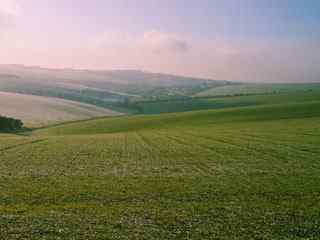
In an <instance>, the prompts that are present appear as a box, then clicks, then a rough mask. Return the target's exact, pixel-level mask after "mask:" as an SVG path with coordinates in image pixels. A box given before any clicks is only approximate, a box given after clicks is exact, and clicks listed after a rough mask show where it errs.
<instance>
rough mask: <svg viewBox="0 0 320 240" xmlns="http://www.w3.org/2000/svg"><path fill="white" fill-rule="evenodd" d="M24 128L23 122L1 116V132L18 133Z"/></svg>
mask: <svg viewBox="0 0 320 240" xmlns="http://www.w3.org/2000/svg"><path fill="white" fill-rule="evenodd" d="M22 127H23V123H22V121H21V120H19V119H14V118H8V117H3V116H0V131H17V130H21V129H22Z"/></svg>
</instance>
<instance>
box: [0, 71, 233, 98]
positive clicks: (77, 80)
mask: <svg viewBox="0 0 320 240" xmlns="http://www.w3.org/2000/svg"><path fill="white" fill-rule="evenodd" d="M26 84H28V85H29V87H27V86H25V85H26ZM228 84H231V82H229V81H216V80H210V79H200V78H190V77H182V76H174V75H169V74H160V73H149V72H143V71H138V70H110V71H103V70H74V69H47V68H41V67H26V66H23V65H0V90H2V91H13V92H22V93H31V94H39V91H40V89H42V88H51V89H54V88H55V89H57V90H60V91H81V90H88V91H91V92H92V93H93V92H96V93H97V92H100V94H102V93H104V94H105V95H108V96H109V99H107V100H109V101H117V100H119V99H122V98H123V97H124V96H129V97H137V98H139V97H148V93H149V92H152V91H154V90H156V89H158V90H159V89H161V90H162V91H163V92H166V91H168V88H175V87H179V88H181V89H184V88H185V89H187V90H188V91H189V93H188V94H191V93H196V92H199V91H201V90H203V89H209V88H212V87H216V86H224V85H228ZM46 94H47V93H46ZM168 94H169V93H168ZM175 94H176V95H186V93H184V92H181V93H180V94H179V93H175ZM169 95H170V94H169Z"/></svg>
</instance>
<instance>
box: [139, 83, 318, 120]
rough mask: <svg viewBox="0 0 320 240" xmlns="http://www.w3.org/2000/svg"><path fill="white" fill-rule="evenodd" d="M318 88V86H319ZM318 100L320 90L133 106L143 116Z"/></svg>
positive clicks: (148, 103)
mask: <svg viewBox="0 0 320 240" xmlns="http://www.w3.org/2000/svg"><path fill="white" fill-rule="evenodd" d="M319 86H320V85H319ZM319 98H320V88H319V89H313V90H312V91H298V92H294V93H279V94H257V95H247V96H246V95H244V96H225V97H197V98H189V99H180V100H168V101H164V100H163V101H141V102H136V103H135V104H134V106H135V108H136V109H138V110H139V111H140V112H141V113H144V114H158V113H170V112H171V113H172V112H187V111H194V110H205V109H222V108H234V107H245V106H258V105H259V106H260V105H267V104H279V103H295V102H310V101H317V100H319Z"/></svg>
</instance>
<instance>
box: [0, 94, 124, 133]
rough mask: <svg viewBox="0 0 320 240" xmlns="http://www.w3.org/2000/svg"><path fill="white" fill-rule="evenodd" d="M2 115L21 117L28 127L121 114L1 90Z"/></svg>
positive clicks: (60, 100)
mask: <svg viewBox="0 0 320 240" xmlns="http://www.w3.org/2000/svg"><path fill="white" fill-rule="evenodd" d="M0 102H1V104H0V115H1V116H8V117H12V118H18V119H21V120H22V121H23V122H24V123H25V124H26V125H27V126H28V127H39V126H43V125H48V124H53V123H59V122H65V121H72V120H81V119H89V118H93V117H99V116H115V115H121V114H120V113H118V112H115V111H112V110H108V109H106V108H99V107H96V106H93V105H88V104H83V103H79V102H73V101H67V100H63V99H57V98H50V97H39V96H32V95H25V94H17V93H7V92H0Z"/></svg>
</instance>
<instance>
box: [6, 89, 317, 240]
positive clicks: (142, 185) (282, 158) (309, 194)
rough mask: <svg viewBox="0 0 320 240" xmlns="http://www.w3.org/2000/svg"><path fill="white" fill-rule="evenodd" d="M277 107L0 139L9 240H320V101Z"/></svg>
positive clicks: (284, 102)
mask: <svg viewBox="0 0 320 240" xmlns="http://www.w3.org/2000/svg"><path fill="white" fill-rule="evenodd" d="M274 97H275V96H268V97H267V96H265V97H264V99H263V97H262V98H261V99H260V101H259V103H260V104H257V105H254V106H253V105H252V106H245V107H230V108H226V109H219V110H203V111H193V112H185V113H172V114H161V115H146V116H144V115H140V116H138V115H137V116H123V117H115V118H106V119H97V120H90V121H81V122H76V123H70V124H62V125H59V126H52V127H48V128H42V129H39V130H36V131H33V132H30V133H26V134H25V136H17V135H8V134H7V135H0V238H2V239H9V240H11V239H246V240H247V239H287V240H289V239H290V240H291V239H319V238H320V230H319V229H320V221H319V219H320V201H319V200H320V185H319V182H320V170H319V169H320V148H319V145H320V98H319V97H317V96H315V95H312V94H311V93H310V96H309V97H307V96H303V97H300V98H299V97H298V96H292V101H289V100H288V99H289V98H290V97H288V96H286V97H283V98H284V99H280V98H282V97H281V96H278V99H277V98H276V97H275V98H274ZM251 100H252V99H251ZM253 100H254V101H257V99H256V98H255V99H253ZM253 100H252V101H253ZM229 101H239V99H238V100H237V99H236V98H233V99H230V100H229Z"/></svg>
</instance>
